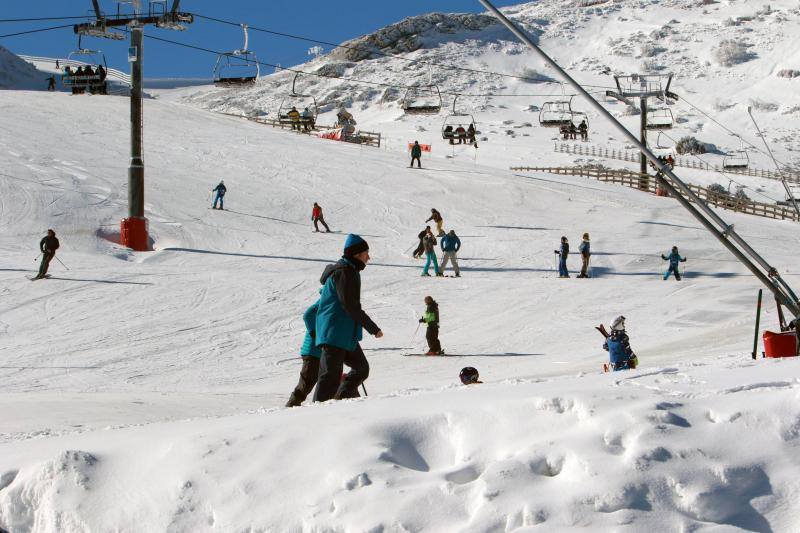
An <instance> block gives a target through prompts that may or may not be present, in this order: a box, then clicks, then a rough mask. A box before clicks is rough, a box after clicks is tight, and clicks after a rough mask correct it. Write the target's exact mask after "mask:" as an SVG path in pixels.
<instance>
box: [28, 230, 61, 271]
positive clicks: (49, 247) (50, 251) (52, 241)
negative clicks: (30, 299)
mask: <svg viewBox="0 0 800 533" xmlns="http://www.w3.org/2000/svg"><path fill="white" fill-rule="evenodd" d="M58 247H59V243H58V239H57V238H56V232H55V231H53V230H51V229H49V230H47V236H46V237H44V238H42V240H41V241H39V250H41V252H42V263H41V264H40V265H39V274H38V275H37V276H36V277H35V278H33V279H42V278H43V277H45V276H46V275H47V269H48V268H49V267H50V261H52V260H53V258H54V257H55V256H56V250H58Z"/></svg>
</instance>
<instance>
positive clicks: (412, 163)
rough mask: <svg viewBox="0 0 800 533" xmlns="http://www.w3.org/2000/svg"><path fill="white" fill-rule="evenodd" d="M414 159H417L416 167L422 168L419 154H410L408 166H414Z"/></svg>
mask: <svg viewBox="0 0 800 533" xmlns="http://www.w3.org/2000/svg"><path fill="white" fill-rule="evenodd" d="M414 160H416V161H417V168H422V163H420V160H419V156H412V157H411V164H410V165H408V166H410V167H413V166H414Z"/></svg>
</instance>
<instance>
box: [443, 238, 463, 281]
mask: <svg viewBox="0 0 800 533" xmlns="http://www.w3.org/2000/svg"><path fill="white" fill-rule="evenodd" d="M440 244H441V245H442V265H441V266H440V267H439V271H440V272H441V273H442V274H444V267H446V266H447V262H448V261H452V262H453V270H454V271H455V273H456V277H457V278H460V277H461V269H459V268H458V257H457V256H456V254H457V253H458V251H459V250H460V249H461V239H459V238H458V235H456V231H455V230H452V229H451V230H450V231H449V232H448V233H447V235H445V236H444V237H442V240H441V243H440Z"/></svg>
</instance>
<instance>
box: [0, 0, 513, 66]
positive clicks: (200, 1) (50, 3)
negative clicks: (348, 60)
mask: <svg viewBox="0 0 800 533" xmlns="http://www.w3.org/2000/svg"><path fill="white" fill-rule="evenodd" d="M521 1H522V0H497V1H496V2H495V5H497V6H500V7H502V6H508V5H513V4H517V3H521ZM169 3H170V4H171V0H170V2H169ZM143 4H144V5H145V7H146V6H147V0H143ZM91 5H92V3H91V0H69V1H68V2H65V1H64V0H34V1H33V2H11V1H8V0H7V1H5V2H3V10H2V14H1V15H0V19H13V18H27V17H48V16H79V15H85V14H87V13H89V12H90V11H91ZM100 6H101V8H102V9H104V10H105V11H106V12H107V13H114V12H116V6H117V2H113V1H109V0H100ZM181 10H182V11H189V12H193V13H198V14H202V15H206V16H210V17H216V18H220V19H225V20H231V21H234V22H247V23H248V24H250V25H252V26H258V27H261V28H265V29H269V30H274V31H280V32H285V33H291V34H296V35H302V36H307V37H312V38H315V39H319V40H322V41H329V42H333V43H339V42H342V41H345V40H347V39H351V38H353V37H357V36H359V35H364V34H366V33H370V32H372V31H374V30H377V29H379V28H381V27H383V26H386V25H388V24H391V23H393V22H397V21H399V20H401V19H403V18H404V17H408V16H412V15H419V14H422V13H429V12H431V11H440V12H459V13H464V12H473V13H480V12H483V11H484V9H483V6H481V4H480V2H478V0H436V1H435V2H430V1H428V2H425V1H422V0H401V1H397V2H393V1H386V0H344V1H339V2H334V1H330V0H224V1H220V0H182V2H181ZM71 22H72V21H69V20H66V21H39V22H22V23H0V35H5V34H8V33H16V32H21V31H26V30H30V29H36V28H45V27H50V26H57V25H61V24H69V23H71ZM146 34H151V35H155V36H158V37H163V38H166V39H170V40H176V41H181V42H185V43H191V44H195V45H198V46H202V47H204V48H209V49H213V50H225V51H227V50H233V49H237V48H240V47H241V46H242V32H241V30H239V29H237V28H236V27H234V26H227V25H221V24H218V23H213V22H209V21H205V20H196V21H195V23H194V24H192V25H191V26H189V29H188V30H187V31H184V32H178V31H170V30H162V29H156V28H153V27H150V28H148V29H147V30H146ZM77 44H78V39H77V36H75V35H74V34H73V32H72V29H71V28H65V29H59V30H53V31H50V32H42V33H36V34H31V35H24V36H18V37H9V38H0V45H2V46H5V47H6V48H8V49H10V50H11V51H13V52H16V53H20V54H29V55H41V56H48V57H66V55H67V54H68V53H69V52H70V51H72V50H74V49H75V48H77ZM311 46H313V43H307V42H302V41H297V40H293V39H286V38H281V37H276V36H272V35H268V34H264V33H259V32H254V31H251V32H250V46H249V48H250V49H251V50H254V51H255V52H256V54H257V55H258V58H259V60H260V61H263V62H266V63H273V64H280V65H282V66H290V65H296V64H298V63H302V62H303V61H305V60H306V59H307V58H308V55H307V52H308V49H309V48H310V47H311ZM83 47H84V48H92V49H100V50H102V51H103V52H104V53H105V55H106V58H107V60H108V64H109V66H111V67H114V68H119V69H121V70H126V71H127V70H128V66H127V63H126V51H127V44H126V42H125V41H111V40H108V39H96V38H84V42H83ZM325 48H326V50H327V49H328V47H325ZM215 60H216V57H215V56H213V55H211V54H206V53H203V52H198V51H192V50H188V49H184V48H181V47H176V46H174V45H171V44H167V43H160V42H157V41H153V40H146V42H145V76H146V77H148V78H152V77H203V78H210V77H211V71H212V68H213V65H214V61H215ZM267 71H269V69H267Z"/></svg>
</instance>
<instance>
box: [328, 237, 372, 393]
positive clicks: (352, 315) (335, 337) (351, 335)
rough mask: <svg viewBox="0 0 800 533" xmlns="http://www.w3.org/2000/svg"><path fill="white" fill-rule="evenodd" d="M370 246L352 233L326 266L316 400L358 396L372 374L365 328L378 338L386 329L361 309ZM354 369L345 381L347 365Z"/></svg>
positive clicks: (351, 369)
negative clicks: (365, 346)
mask: <svg viewBox="0 0 800 533" xmlns="http://www.w3.org/2000/svg"><path fill="white" fill-rule="evenodd" d="M369 259H370V257H369V245H368V244H367V241H365V240H364V239H362V238H361V237H360V236H358V235H355V234H350V235H348V236H347V240H346V241H345V243H344V254H343V255H342V258H341V259H339V261H337V262H336V263H334V264H332V265H328V266H327V267H325V271H324V272H323V273H322V277H321V278H320V283H322V291H321V293H320V297H319V306H318V309H317V322H316V338H315V342H316V345H317V346H319V347H320V348H322V357H321V358H320V368H319V379H318V381H317V390H316V391H315V393H314V401H315V402H325V401H327V400H330V399H334V400H340V399H342V398H356V397H358V395H359V394H358V387H359V386H360V385H361V383H363V382H364V380H365V379H367V377H368V376H369V362H367V358H366V357H365V356H364V352H363V351H362V350H361V346H360V345H359V341H360V340H361V339H362V328H363V329H366V330H367V332H368V333H370V334H371V335H374V336H375V337H376V338H381V337H383V332H382V331H381V328H379V327H378V326H377V325H376V324H375V322H373V321H372V319H371V318H370V317H369V315H367V313H365V312H364V310H363V309H362V308H361V274H360V272H361V271H362V270H364V268H366V266H367V263H368V262H369ZM345 364H346V365H347V366H349V367H350V372H349V373H348V374H347V376H345V379H344V381H341V379H340V378H341V375H342V367H343V365H345Z"/></svg>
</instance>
